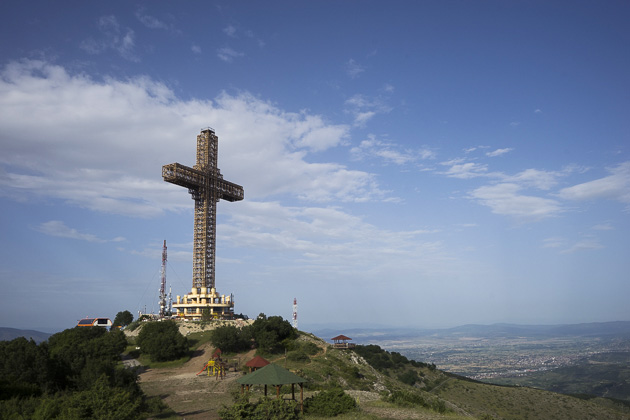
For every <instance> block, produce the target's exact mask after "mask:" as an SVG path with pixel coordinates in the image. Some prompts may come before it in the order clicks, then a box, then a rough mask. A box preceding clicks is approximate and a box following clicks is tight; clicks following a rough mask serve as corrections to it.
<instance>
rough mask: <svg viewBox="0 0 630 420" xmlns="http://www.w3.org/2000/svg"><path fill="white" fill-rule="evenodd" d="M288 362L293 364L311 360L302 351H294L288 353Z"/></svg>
mask: <svg viewBox="0 0 630 420" xmlns="http://www.w3.org/2000/svg"><path fill="white" fill-rule="evenodd" d="M287 360H290V361H292V362H310V361H311V358H310V357H308V354H306V353H304V352H303V351H302V350H294V351H290V352H288V353H287Z"/></svg>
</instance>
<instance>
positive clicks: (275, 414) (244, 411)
mask: <svg viewBox="0 0 630 420" xmlns="http://www.w3.org/2000/svg"><path fill="white" fill-rule="evenodd" d="M219 416H221V419H223V420H242V419H248V420H272V419H273V420H297V419H299V418H300V413H299V411H298V405H297V402H295V401H283V400H278V399H269V398H261V399H260V400H259V401H258V402H255V403H251V402H249V394H245V395H243V396H240V397H239V398H237V400H236V402H235V403H234V405H232V406H231V407H223V408H222V409H220V410H219Z"/></svg>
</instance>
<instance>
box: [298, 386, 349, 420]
mask: <svg viewBox="0 0 630 420" xmlns="http://www.w3.org/2000/svg"><path fill="white" fill-rule="evenodd" d="M356 407H357V403H356V401H355V400H354V398H352V397H351V396H350V395H348V394H346V393H345V392H343V389H341V388H334V389H330V390H327V391H321V392H320V393H318V394H317V395H315V396H313V397H310V398H307V399H306V400H304V412H305V413H308V414H314V415H316V416H325V417H334V416H337V415H339V414H343V413H347V412H348V411H352V410H354V409H356Z"/></svg>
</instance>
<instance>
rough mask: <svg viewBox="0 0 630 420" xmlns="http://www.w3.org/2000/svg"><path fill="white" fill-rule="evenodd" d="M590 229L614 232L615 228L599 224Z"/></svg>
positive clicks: (610, 225) (606, 224)
mask: <svg viewBox="0 0 630 420" xmlns="http://www.w3.org/2000/svg"><path fill="white" fill-rule="evenodd" d="M591 229H593V230H614V229H615V228H614V227H613V226H612V224H610V223H600V224H597V225H595V226H593V227H592V228H591Z"/></svg>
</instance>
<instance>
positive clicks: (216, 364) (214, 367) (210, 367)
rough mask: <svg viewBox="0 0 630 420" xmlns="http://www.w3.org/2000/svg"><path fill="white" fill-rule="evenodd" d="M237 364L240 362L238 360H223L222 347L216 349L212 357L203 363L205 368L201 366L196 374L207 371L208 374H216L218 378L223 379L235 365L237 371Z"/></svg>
mask: <svg viewBox="0 0 630 420" xmlns="http://www.w3.org/2000/svg"><path fill="white" fill-rule="evenodd" d="M237 365H238V364H237V363H236V362H234V363H232V364H230V363H228V360H227V359H226V360H223V359H222V358H221V349H216V350H215V351H214V353H212V358H211V359H210V360H208V362H207V363H206V364H205V365H203V368H201V370H200V371H199V372H198V373H197V375H196V376H199V375H201V374H202V373H203V372H207V375H208V376H214V377H216V379H217V380H219V379H223V378H224V377H225V375H226V374H227V372H228V370H229V369H230V367H233V368H234V370H235V371H236V368H237Z"/></svg>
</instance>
